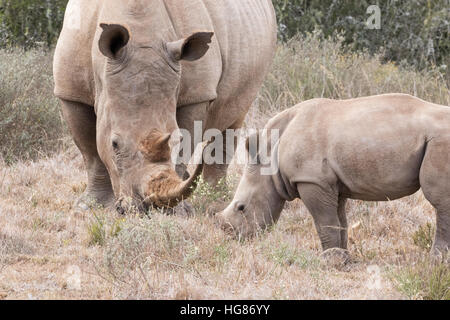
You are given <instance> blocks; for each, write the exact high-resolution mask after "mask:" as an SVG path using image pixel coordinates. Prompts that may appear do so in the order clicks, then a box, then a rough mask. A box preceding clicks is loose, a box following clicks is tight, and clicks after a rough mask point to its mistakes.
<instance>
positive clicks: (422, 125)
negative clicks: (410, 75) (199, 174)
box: [216, 94, 450, 252]
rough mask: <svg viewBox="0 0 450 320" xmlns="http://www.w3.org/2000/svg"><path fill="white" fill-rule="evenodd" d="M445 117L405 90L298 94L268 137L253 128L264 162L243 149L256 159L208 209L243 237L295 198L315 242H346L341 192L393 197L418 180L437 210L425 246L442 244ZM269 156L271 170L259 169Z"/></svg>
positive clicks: (448, 224) (447, 237)
mask: <svg viewBox="0 0 450 320" xmlns="http://www.w3.org/2000/svg"><path fill="white" fill-rule="evenodd" d="M449 124H450V108H448V107H445V106H441V105H437V104H433V103H429V102H426V101H423V100H421V99H418V98H415V97H412V96H410V95H405V94H386V95H378V96H372V97H365V98H358V99H351V100H341V101H340V100H328V99H314V100H310V101H306V102H304V103H301V104H299V105H297V106H295V107H293V108H291V109H288V110H286V111H284V112H282V113H280V114H278V115H277V116H275V117H274V118H272V119H271V120H270V121H269V122H268V124H267V125H266V127H265V129H267V130H268V131H271V130H279V134H280V138H279V140H278V142H277V143H271V142H270V141H269V139H268V138H267V137H266V134H262V133H258V134H257V137H258V138H259V139H258V140H259V141H258V142H259V145H258V149H256V150H260V148H261V146H262V145H264V146H266V148H267V150H269V155H270V158H269V161H265V162H264V161H262V160H261V159H260V151H256V152H254V153H252V152H250V155H251V156H252V157H253V158H254V160H256V161H254V163H255V164H248V165H247V167H246V169H245V173H244V175H243V177H242V179H241V181H240V183H239V186H238V189H237V191H236V194H235V196H234V199H233V201H232V202H231V204H230V205H229V206H228V207H227V208H226V209H225V210H224V211H222V212H220V213H218V214H217V215H216V217H217V218H218V220H219V222H220V223H221V225H222V226H223V227H224V228H225V229H227V230H229V231H234V232H235V233H236V235H241V236H244V237H245V236H249V235H252V234H253V233H254V232H255V231H256V230H258V229H259V228H266V227H267V226H269V225H271V224H272V223H275V222H276V221H277V219H278V218H279V216H280V212H281V210H282V208H283V205H284V203H285V202H286V201H291V200H294V199H295V198H301V199H302V200H303V202H304V204H305V205H306V207H307V209H308V210H309V212H310V213H311V215H312V216H313V219H314V223H315V226H316V230H317V232H318V234H319V237H320V240H321V243H322V247H323V249H324V250H326V249H330V248H342V249H346V248H347V220H346V214H345V202H346V199H359V200H366V201H386V200H394V199H398V198H401V197H405V196H408V195H411V194H413V193H415V192H416V191H417V190H419V189H420V188H422V191H423V193H424V194H425V197H426V199H428V201H430V202H431V204H432V205H433V206H434V207H435V208H436V210H437V223H436V236H435V240H434V245H433V250H434V251H435V252H438V251H445V250H448V248H449V247H450V128H449ZM250 139H251V138H250ZM248 141H249V140H247V150H248V146H249V143H248ZM250 151H252V148H250ZM258 152H259V153H258ZM274 161H277V166H278V168H279V169H278V171H277V172H276V174H273V175H262V174H261V168H263V167H264V165H266V166H267V165H268V164H273V162H274ZM270 162H272V163H270Z"/></svg>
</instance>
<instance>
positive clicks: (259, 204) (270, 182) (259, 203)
mask: <svg viewBox="0 0 450 320" xmlns="http://www.w3.org/2000/svg"><path fill="white" fill-rule="evenodd" d="M252 140H253V141H254V142H253V143H252V142H251V141H252ZM256 144H257V145H258V146H260V145H261V144H266V145H267V144H268V143H267V139H266V137H264V135H263V136H261V135H260V134H256V135H253V136H251V137H249V138H248V139H247V142H246V150H247V153H248V155H249V163H248V164H247V166H246V168H245V171H244V174H243V176H242V178H241V181H240V182H239V185H238V188H237V190H236V193H235V195H234V198H233V200H232V201H231V203H230V204H229V205H228V207H227V208H225V210H223V211H222V212H219V213H217V214H216V219H217V221H218V222H219V224H220V225H221V227H222V228H223V229H224V230H225V231H227V232H230V233H233V234H234V235H235V236H237V237H240V238H245V237H249V236H252V235H254V234H255V233H256V232H257V231H258V230H264V229H266V228H267V227H269V226H270V225H272V224H273V223H275V222H276V221H277V220H278V218H279V216H280V213H281V210H282V209H283V205H284V203H285V200H284V199H283V198H282V197H281V196H280V195H279V193H278V191H277V188H276V185H275V184H276V179H278V173H273V172H272V173H273V174H268V173H267V172H271V171H272V170H264V169H265V168H266V169H267V168H269V167H271V166H273V165H274V163H273V161H276V162H278V160H277V147H275V148H270V146H269V147H268V148H267V149H266V150H267V152H268V156H266V155H263V154H261V150H258V148H257V147H256ZM270 149H272V150H270ZM276 166H277V164H276ZM277 172H278V170H277Z"/></svg>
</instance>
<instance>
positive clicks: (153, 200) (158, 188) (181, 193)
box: [143, 142, 207, 208]
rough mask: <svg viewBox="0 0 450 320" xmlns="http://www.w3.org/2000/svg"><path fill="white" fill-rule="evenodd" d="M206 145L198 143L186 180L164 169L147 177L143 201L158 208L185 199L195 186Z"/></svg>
mask: <svg viewBox="0 0 450 320" xmlns="http://www.w3.org/2000/svg"><path fill="white" fill-rule="evenodd" d="M206 145H207V142H204V143H202V144H201V145H200V147H199V148H200V150H197V151H199V152H197V151H196V152H195V154H194V156H193V160H194V161H193V162H194V163H195V164H196V166H195V169H194V171H193V172H192V173H191V174H190V177H189V178H188V179H187V180H184V181H183V180H182V179H181V178H180V177H179V176H178V174H177V173H176V172H175V171H174V170H166V171H163V172H161V173H159V174H158V175H156V176H153V177H151V178H150V179H149V182H148V186H147V190H145V191H144V192H143V194H144V196H145V199H144V202H145V203H146V204H147V205H149V206H154V207H158V208H173V207H175V206H177V205H178V204H179V203H180V202H181V201H183V200H185V199H187V198H188V197H189V196H190V195H191V194H192V192H193V191H194V190H195V188H196V187H197V182H198V179H197V178H198V177H199V176H200V174H201V173H202V170H203V161H202V156H203V151H204V149H205V147H206Z"/></svg>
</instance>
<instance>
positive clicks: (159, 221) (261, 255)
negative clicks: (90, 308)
mask: <svg viewBox="0 0 450 320" xmlns="http://www.w3.org/2000/svg"><path fill="white" fill-rule="evenodd" d="M0 177H1V180H0V186H1V187H0V192H1V195H2V196H1V197H0V225H1V226H2V227H1V232H0V296H1V295H3V296H4V297H6V298H8V299H17V298H30V297H31V298H39V299H47V298H58V299H60V298H61V299H75V298H83V299H87V298H94V299H97V298H101V299H109V298H126V299H135V298H136V299H144V298H150V299H171V298H181V299H184V298H199V299H212V298H226V299H228V298H229V299H245V298H250V299H259V298H261V299H288V298H289V299H346V298H352V299H378V298H395V299H397V298H417V299H420V298H433V297H436V296H434V295H432V294H430V293H429V292H430V291H431V292H434V293H435V289H433V288H434V287H437V288H438V289H437V290H440V291H439V292H441V294H440V295H439V292H438V293H437V294H438V295H439V297H441V298H442V297H447V298H448V292H447V296H445V294H444V293H445V288H447V290H448V285H449V278H448V275H449V271H448V268H447V267H446V266H445V265H439V266H438V268H434V267H433V265H432V264H431V263H428V262H427V261H426V257H427V255H428V251H427V250H428V248H427V247H423V246H420V245H417V244H415V237H417V231H418V230H420V228H421V227H422V226H426V225H427V223H431V224H434V213H433V208H432V207H431V206H430V205H429V204H428V202H427V201H426V200H424V198H423V195H422V194H421V193H418V194H416V195H414V196H412V197H409V198H405V199H402V200H398V201H392V202H384V203H366V202H359V201H352V202H350V203H349V205H348V211H349V219H350V224H351V225H358V226H357V227H355V228H354V230H353V231H352V236H351V241H350V252H351V255H352V261H351V262H350V263H348V264H346V265H337V266H333V267H329V266H327V264H326V263H325V262H324V261H322V260H321V258H320V243H319V240H318V238H317V235H316V232H315V230H314V227H313V222H312V219H311V217H310V215H309V214H308V213H307V211H306V209H305V207H304V206H303V204H302V202H301V201H294V202H292V203H290V204H288V205H287V207H286V208H285V210H284V212H283V214H282V217H281V219H280V221H279V223H278V224H277V225H276V226H275V227H274V228H273V229H272V230H271V231H270V232H265V233H263V234H260V235H258V237H257V238H256V239H253V240H249V241H243V242H239V241H235V240H232V239H230V238H229V237H228V236H226V235H225V234H223V233H222V231H220V230H219V229H218V228H217V227H216V226H215V225H214V223H213V221H212V220H211V219H210V218H209V217H207V216H205V215H203V214H197V215H194V216H192V217H189V218H186V217H179V216H166V215H163V214H160V213H154V214H153V215H152V216H150V217H142V216H129V217H126V218H125V219H124V218H123V217H119V216H117V215H116V214H115V213H114V212H109V211H107V210H103V209H101V208H98V209H93V210H91V211H90V212H78V211H75V210H73V208H72V203H73V201H74V200H75V199H76V197H77V196H79V194H80V192H82V190H83V187H84V180H85V179H84V172H83V165H82V160H81V157H80V156H79V155H78V154H77V151H76V149H75V148H72V149H70V150H69V151H67V152H65V153H61V154H59V155H57V156H54V157H52V158H49V159H42V160H39V161H37V162H34V163H19V164H17V165H15V166H12V167H6V166H4V165H3V166H2V167H1V169H0ZM205 201H207V199H205ZM423 233H424V234H425V236H424V235H422V237H424V238H425V239H426V238H427V236H426V234H427V233H426V232H423ZM424 243H426V241H425V242H424ZM372 266H377V268H379V269H375V270H379V281H378V280H377V279H378V278H376V276H377V272H378V271H375V272H374V271H373V270H372V269H371V268H373V267H372ZM415 266H419V267H415ZM74 268H75V270H76V269H77V268H79V269H80V280H81V285H80V287H79V288H77V287H73V284H72V282H71V279H72V278H71V277H72V276H73V272H72V271H71V270H73V269H74ZM368 268H369V269H368ZM430 268H431V269H430ZM426 270H432V272H438V274H437V275H436V276H435V277H432V279H427V278H425V276H426V275H429V274H430V272H427V271H426ZM439 272H440V273H439ZM433 281H434V282H437V284H434V283H433ZM442 288H444V289H442ZM443 290H444V291H443ZM442 292H444V293H442Z"/></svg>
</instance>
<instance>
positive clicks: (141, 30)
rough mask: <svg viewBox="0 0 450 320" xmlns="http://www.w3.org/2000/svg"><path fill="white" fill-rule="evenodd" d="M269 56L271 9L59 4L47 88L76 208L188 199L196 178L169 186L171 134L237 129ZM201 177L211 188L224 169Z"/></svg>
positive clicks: (184, 3)
mask: <svg viewBox="0 0 450 320" xmlns="http://www.w3.org/2000/svg"><path fill="white" fill-rule="evenodd" d="M275 47H276V19H275V14H274V9H273V6H272V3H271V1H270V0H95V1H93V0H70V1H69V4H68V8H67V11H66V16H65V21H64V26H63V30H62V32H61V35H60V38H59V40H58V44H57V47H56V52H55V59H54V78H55V94H56V96H57V97H58V98H59V99H60V100H61V101H62V111H63V116H64V118H65V120H66V122H67V124H68V127H69V129H70V131H71V133H72V136H73V139H74V140H75V143H76V145H77V146H78V148H79V149H80V151H81V153H82V154H83V157H84V161H85V165H86V168H87V172H88V185H87V189H86V192H85V194H84V195H83V196H82V197H81V198H80V200H79V204H81V205H82V206H83V207H86V201H87V200H88V199H94V200H96V201H97V202H99V203H101V204H103V205H109V204H111V203H112V202H113V200H114V199H115V198H116V197H117V198H118V197H121V196H127V197H132V198H133V199H139V200H145V199H149V198H151V200H152V201H151V203H152V204H156V205H159V206H171V207H172V206H175V205H176V204H178V202H179V200H180V199H182V198H185V197H186V196H188V195H189V191H190V189H192V188H190V187H191V184H192V183H193V182H194V179H195V178H196V176H197V175H198V174H199V173H200V172H201V170H199V168H197V170H196V171H195V174H193V175H191V177H190V178H189V179H186V180H185V181H183V180H182V179H180V178H179V175H177V174H176V171H175V170H174V166H173V164H172V161H171V160H170V153H171V152H170V150H171V147H170V145H169V139H170V137H171V133H172V132H174V131H175V130H176V129H178V128H182V129H186V130H188V131H189V132H192V131H193V127H194V121H202V122H203V130H206V129H209V128H216V129H219V130H220V131H221V132H223V131H225V130H226V129H234V128H239V127H240V126H241V124H242V122H243V120H244V117H245V115H246V113H247V111H248V109H249V107H250V105H251V104H252V102H253V101H254V99H255V98H256V95H257V92H258V90H259V88H260V86H261V84H262V81H263V78H264V77H265V75H266V73H267V72H268V69H269V67H270V64H271V61H272V59H273V55H274V52H275ZM225 143H226V141H225ZM224 149H225V148H224ZM202 169H203V174H204V177H205V180H206V181H208V182H212V183H214V182H216V181H217V180H218V179H219V178H220V177H221V176H223V175H224V174H225V173H226V169H227V165H226V164H223V165H205V166H204V168H202ZM144 202H145V201H144Z"/></svg>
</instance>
